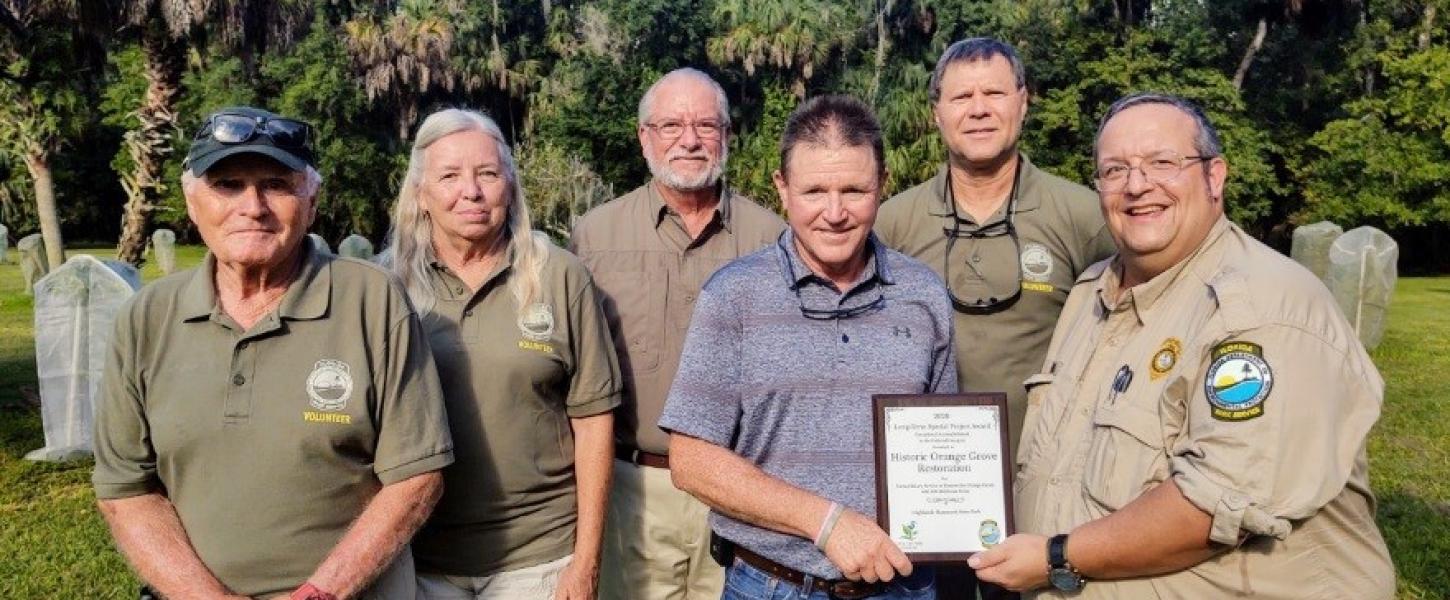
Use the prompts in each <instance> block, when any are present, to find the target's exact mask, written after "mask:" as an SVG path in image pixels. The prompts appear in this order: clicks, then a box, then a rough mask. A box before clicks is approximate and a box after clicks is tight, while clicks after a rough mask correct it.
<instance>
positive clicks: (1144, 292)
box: [1097, 216, 1230, 324]
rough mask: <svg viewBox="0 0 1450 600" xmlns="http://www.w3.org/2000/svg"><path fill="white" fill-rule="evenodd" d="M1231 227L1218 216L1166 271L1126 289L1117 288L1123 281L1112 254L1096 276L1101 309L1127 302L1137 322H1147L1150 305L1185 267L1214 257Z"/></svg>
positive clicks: (1105, 309) (1176, 278)
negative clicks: (1198, 241) (1104, 269)
mask: <svg viewBox="0 0 1450 600" xmlns="http://www.w3.org/2000/svg"><path fill="white" fill-rule="evenodd" d="M1229 227H1230V224H1229V220H1228V217H1225V216H1220V217H1219V218H1218V221H1217V222H1215V223H1214V224H1213V227H1212V228H1210V229H1209V230H1208V235H1207V236H1205V237H1204V239H1203V243H1201V244H1199V245H1198V248H1196V249H1194V251H1193V252H1192V253H1191V254H1189V255H1188V258H1185V259H1183V260H1181V261H1178V264H1175V265H1173V266H1172V267H1169V268H1168V270H1167V271H1164V272H1162V273H1159V274H1158V275H1157V276H1155V277H1154V278H1152V279H1149V280H1148V281H1145V282H1143V283H1140V284H1138V285H1135V286H1133V287H1131V288H1128V289H1127V290H1122V291H1121V292H1120V291H1119V286H1120V285H1121V284H1122V275H1121V274H1120V273H1121V272H1122V264H1121V263H1120V261H1121V258H1120V256H1114V257H1113V261H1112V263H1111V264H1110V265H1109V266H1108V269H1107V272H1105V273H1103V277H1102V278H1101V279H1099V280H1098V286H1097V293H1098V302H1099V304H1100V305H1101V306H1102V308H1103V309H1104V313H1105V314H1106V313H1107V312H1110V311H1112V310H1115V309H1117V308H1119V307H1121V306H1122V305H1123V304H1124V303H1127V304H1128V306H1130V307H1131V308H1132V309H1133V313H1134V316H1136V317H1137V318H1138V323H1139V324H1146V323H1147V322H1148V318H1149V316H1150V315H1151V314H1153V307H1154V305H1156V304H1157V303H1158V299H1159V298H1162V297H1163V295H1164V294H1166V293H1167V292H1168V290H1169V289H1170V288H1172V287H1173V284H1174V283H1175V282H1177V281H1178V279H1179V276H1180V275H1182V274H1183V273H1184V272H1185V271H1188V270H1191V269H1193V268H1194V266H1195V265H1197V264H1199V263H1202V262H1204V261H1212V260H1213V257H1215V256H1217V255H1218V254H1219V252H1218V247H1219V246H1220V245H1221V244H1219V243H1218V242H1219V240H1220V239H1222V238H1223V234H1224V232H1226V231H1228V230H1229ZM1114 296H1117V298H1118V300H1117V302H1116V303H1109V302H1108V299H1109V298H1112V297H1114Z"/></svg>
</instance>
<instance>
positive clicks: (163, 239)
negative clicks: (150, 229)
mask: <svg viewBox="0 0 1450 600" xmlns="http://www.w3.org/2000/svg"><path fill="white" fill-rule="evenodd" d="M151 255H152V256H153V257H155V258H156V266H158V267H161V272H162V273H165V274H167V275H170V274H172V273H173V272H175V271H176V233H175V232H173V231H171V230H170V229H157V230H156V232H155V233H152V234H151Z"/></svg>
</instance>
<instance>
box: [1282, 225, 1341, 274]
mask: <svg viewBox="0 0 1450 600" xmlns="http://www.w3.org/2000/svg"><path fill="white" fill-rule="evenodd" d="M1343 233H1344V229H1343V228H1341V227H1340V226H1338V225H1335V224H1334V223H1330V222H1329V221H1320V222H1318V223H1312V224H1309V225H1305V226H1303V227H1299V228H1296V229H1294V244H1293V246H1291V247H1290V250H1289V256H1290V257H1292V258H1293V259H1294V260H1295V261H1296V262H1298V263H1299V264H1301V265H1304V267H1305V268H1307V269H1309V272H1311V273H1313V274H1314V276H1315V277H1318V278H1319V280H1320V281H1324V280H1325V279H1324V278H1325V277H1327V276H1328V275H1329V247H1330V246H1331V245H1333V244H1334V240H1337V239H1339V236H1340V235H1341V234H1343Z"/></svg>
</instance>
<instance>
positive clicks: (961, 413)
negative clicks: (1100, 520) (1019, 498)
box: [873, 393, 1013, 563]
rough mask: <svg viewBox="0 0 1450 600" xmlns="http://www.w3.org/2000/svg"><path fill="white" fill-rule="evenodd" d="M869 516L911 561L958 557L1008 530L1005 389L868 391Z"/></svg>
mask: <svg viewBox="0 0 1450 600" xmlns="http://www.w3.org/2000/svg"><path fill="white" fill-rule="evenodd" d="M873 400H874V405H875V406H874V411H873V415H874V423H873V426H874V429H875V438H876V517H877V521H878V522H879V523H880V524H881V528H882V529H884V530H886V532H887V533H888V534H890V535H891V540H892V541H893V542H896V545H897V546H899V547H900V548H901V550H902V551H904V552H906V555H907V556H908V557H910V558H911V560H912V561H913V562H928V563H930V562H958V561H963V560H966V558H967V557H968V556H970V555H971V554H973V553H976V552H981V551H983V550H986V549H988V548H991V547H992V546H995V545H997V544H999V543H1001V542H1002V540H1004V539H1006V537H1007V535H1008V534H1010V533H1011V532H1012V531H1013V523H1012V471H1011V468H1012V466H1011V465H1012V460H1011V457H1010V456H1008V453H1009V452H1008V444H1007V435H1008V434H1007V395H1006V394H1002V393H986V394H982V393H973V394H954V395H885V396H875V397H874V398H873Z"/></svg>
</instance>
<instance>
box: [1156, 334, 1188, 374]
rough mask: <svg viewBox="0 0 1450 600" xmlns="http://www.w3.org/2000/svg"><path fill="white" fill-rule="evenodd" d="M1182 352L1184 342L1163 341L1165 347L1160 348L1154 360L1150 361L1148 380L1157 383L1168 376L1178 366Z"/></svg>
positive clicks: (1175, 339)
mask: <svg viewBox="0 0 1450 600" xmlns="http://www.w3.org/2000/svg"><path fill="white" fill-rule="evenodd" d="M1182 352H1183V342H1180V341H1178V338H1173V337H1171V338H1168V339H1166V340H1163V345H1162V346H1159V347H1158V351H1157V352H1155V353H1153V358H1152V360H1149V361H1148V379H1149V380H1152V381H1157V380H1159V379H1160V378H1162V377H1163V376H1164V375H1167V374H1168V372H1169V371H1172V370H1173V367H1176V366H1178V355H1179V354H1180V353H1182Z"/></svg>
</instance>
